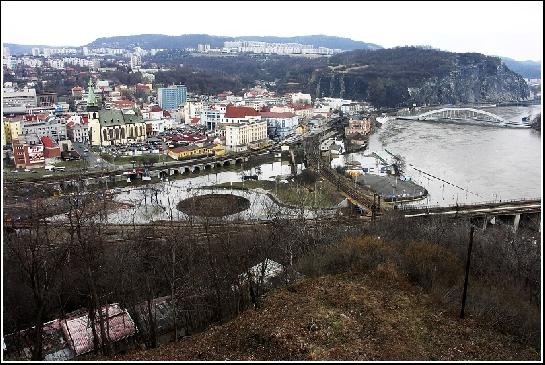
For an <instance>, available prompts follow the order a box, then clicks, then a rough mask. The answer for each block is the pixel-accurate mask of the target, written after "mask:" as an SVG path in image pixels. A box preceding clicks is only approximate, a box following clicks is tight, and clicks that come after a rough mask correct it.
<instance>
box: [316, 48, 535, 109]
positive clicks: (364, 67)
mask: <svg viewBox="0 0 545 365" xmlns="http://www.w3.org/2000/svg"><path fill="white" fill-rule="evenodd" d="M309 91H311V92H312V93H313V94H314V95H315V96H316V97H323V96H330V97H341V98H347V99H355V100H367V101H370V102H372V103H373V104H375V105H377V106H385V107H396V106H404V105H409V104H412V103H417V104H419V105H421V104H465V103H482V102H505V101H519V100H524V99H526V98H527V97H528V96H529V88H528V85H527V84H526V82H525V81H524V79H523V78H522V77H521V76H520V75H518V74H516V73H514V72H513V71H511V70H510V69H509V68H507V66H505V64H503V63H502V61H501V59H500V58H498V57H490V56H484V55H482V54H476V53H460V54H457V53H450V52H442V51H437V50H433V49H421V48H416V47H403V48H394V49H384V50H376V51H353V52H347V53H344V54H342V55H339V56H335V57H332V58H331V59H330V64H329V65H328V67H327V68H322V69H319V70H316V71H315V73H314V74H313V76H312V78H311V80H310V83H309Z"/></svg>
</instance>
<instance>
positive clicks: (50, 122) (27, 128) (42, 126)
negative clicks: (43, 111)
mask: <svg viewBox="0 0 545 365" xmlns="http://www.w3.org/2000/svg"><path fill="white" fill-rule="evenodd" d="M22 134H23V135H28V134H35V135H36V136H38V138H42V137H45V136H47V137H51V139H53V140H54V141H56V142H58V141H60V140H63V139H66V138H67V134H66V124H65V121H64V120H63V119H61V118H57V117H55V116H48V117H47V118H46V119H45V120H44V121H38V122H27V123H24V124H23V126H22Z"/></svg>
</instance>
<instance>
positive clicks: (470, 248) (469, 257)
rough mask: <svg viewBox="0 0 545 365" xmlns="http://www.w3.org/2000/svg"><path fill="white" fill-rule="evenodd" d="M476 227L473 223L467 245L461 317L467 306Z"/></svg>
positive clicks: (462, 317)
mask: <svg viewBox="0 0 545 365" xmlns="http://www.w3.org/2000/svg"><path fill="white" fill-rule="evenodd" d="M474 231H475V227H474V226H473V224H471V229H470V231H469V245H468V247H467V259H466V276H465V279H464V293H463V294H462V310H461V311H460V318H461V319H464V310H465V307H466V297H467V282H468V280H469V264H470V261H471V250H472V248H473V233H474Z"/></svg>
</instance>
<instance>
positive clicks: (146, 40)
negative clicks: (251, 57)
mask: <svg viewBox="0 0 545 365" xmlns="http://www.w3.org/2000/svg"><path fill="white" fill-rule="evenodd" d="M234 40H248V41H260V42H271V43H302V44H309V45H313V46H315V47H328V48H339V49H342V50H353V49H377V48H381V47H380V46H378V45H376V44H373V43H365V42H360V41H354V40H352V39H349V38H343V37H332V36H325V35H309V36H296V37H273V36H240V37H223V36H211V35H208V34H184V35H179V36H168V35H163V34H140V35H130V36H118V37H104V38H98V39H96V40H95V41H93V42H91V43H89V44H88V45H87V47H123V48H131V47H136V46H139V47H142V48H145V49H151V48H164V49H180V48H197V45H198V44H210V46H212V47H223V42H225V41H234Z"/></svg>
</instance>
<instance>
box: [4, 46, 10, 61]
mask: <svg viewBox="0 0 545 365" xmlns="http://www.w3.org/2000/svg"><path fill="white" fill-rule="evenodd" d="M9 56H11V52H10V50H9V48H8V47H4V58H8V57H9Z"/></svg>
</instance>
